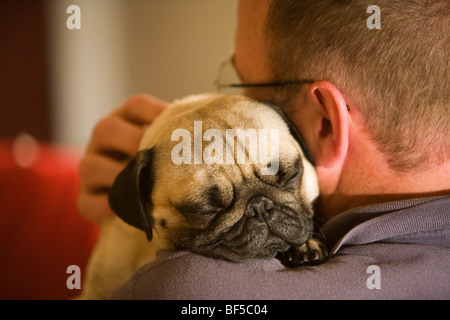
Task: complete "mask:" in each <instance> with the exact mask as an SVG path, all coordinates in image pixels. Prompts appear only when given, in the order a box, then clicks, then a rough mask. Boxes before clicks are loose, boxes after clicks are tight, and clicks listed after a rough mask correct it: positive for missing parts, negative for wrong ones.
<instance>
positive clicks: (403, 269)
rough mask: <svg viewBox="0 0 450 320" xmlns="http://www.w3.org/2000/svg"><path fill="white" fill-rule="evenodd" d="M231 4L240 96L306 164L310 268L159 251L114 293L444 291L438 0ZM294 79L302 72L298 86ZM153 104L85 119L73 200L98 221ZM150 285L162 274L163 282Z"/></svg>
mask: <svg viewBox="0 0 450 320" xmlns="http://www.w3.org/2000/svg"><path fill="white" fill-rule="evenodd" d="M348 3H349V2H345V3H344V2H342V1H333V0H314V1H312V0H311V1H306V0H303V1H300V0H260V1H254V0H241V1H240V3H239V10H238V15H239V16H238V27H237V32H236V42H235V57H234V65H235V67H236V69H237V71H238V73H239V74H240V76H241V78H242V82H243V83H246V84H261V83H274V82H278V83H280V82H282V83H292V82H294V83H295V82H296V81H297V84H296V85H280V86H267V87H256V86H255V87H250V88H248V89H247V90H246V92H245V93H246V94H247V95H248V96H250V97H253V98H255V99H259V100H263V99H269V100H272V101H274V102H276V103H277V104H279V105H280V106H282V107H283V108H284V109H285V111H286V112H287V113H288V115H289V116H290V117H291V119H292V120H293V121H294V123H295V124H296V125H297V127H298V128H299V130H300V132H301V133H302V135H303V137H304V138H305V140H306V143H307V145H308V147H309V149H310V151H311V153H312V155H313V158H314V160H315V163H316V168H317V175H318V179H319V187H320V202H319V206H318V210H317V213H316V216H317V217H318V220H319V221H323V222H324V225H323V232H324V234H325V237H326V241H327V244H328V246H329V248H330V250H331V254H332V255H331V257H330V259H329V260H328V261H327V262H326V263H325V264H323V265H320V266H316V267H304V268H297V269H294V270H286V269H285V268H283V267H282V266H281V264H280V263H279V262H278V261H276V260H255V261H249V262H246V263H241V264H233V263H227V262H223V261H215V260H211V259H207V258H204V257H199V256H195V255H193V254H190V253H186V252H180V253H173V252H162V253H161V254H160V256H159V258H158V259H157V261H156V262H155V263H154V264H152V265H149V266H145V267H144V268H142V269H141V270H140V271H138V272H137V273H136V274H135V276H134V277H133V278H132V279H131V280H130V281H128V282H127V283H126V284H124V286H123V287H122V288H120V289H119V290H118V291H116V292H115V293H114V294H113V296H112V297H113V298H148V299H156V298H160V299H164V298H167V299H171V298H185V299H190V298H193V299H195V298H199V299H201V298H208V299H215V298H218V299H221V298H225V299H241V298H243V299H255V298H256V299H257V298H263V299H301V298H307V299H308V298H309V299H316V298H317V299H320V298H336V299H344V298H381V299H389V298H438V299H448V298H450V280H449V279H450V273H449V270H450V269H449V264H450V255H449V253H450V251H449V249H448V247H449V245H450V240H449V233H450V226H449V225H450V214H449V213H450V197H449V193H450V153H449V151H448V150H449V147H450V139H449V136H448V132H449V129H450V106H449V104H448V92H450V84H449V80H448V74H449V60H448V52H449V51H450V47H449V44H450V39H449V35H448V26H449V25H450V5H449V3H448V1H444V0H442V1H425V0H424V1H414V2H411V1H406V0H405V1H395V2H393V1H387V0H382V1H378V3H377V5H379V7H380V8H381V29H369V28H368V27H367V25H366V19H367V18H368V14H367V13H366V10H367V7H368V6H369V5H370V4H371V3H369V2H366V1H354V2H350V3H351V4H348ZM299 80H308V81H307V82H306V83H304V82H301V81H299ZM165 106H166V104H165V103H164V102H162V101H159V100H157V99H155V98H153V97H150V96H145V95H139V96H136V97H133V98H131V99H130V100H129V101H128V102H127V103H126V105H125V106H124V107H122V108H120V109H118V110H117V111H116V112H115V113H113V114H112V115H111V116H109V117H108V118H105V119H104V120H102V121H101V122H100V123H99V124H98V125H97V127H96V129H95V131H94V134H93V137H92V140H91V142H90V144H89V146H88V149H87V153H86V156H85V158H84V159H83V161H82V162H81V164H80V175H81V192H80V197H79V208H80V210H81V212H83V213H84V214H85V215H86V216H88V217H90V218H92V219H94V220H99V219H101V218H102V217H105V216H108V215H111V214H112V213H111V211H110V210H109V208H108V206H107V195H106V193H105V190H107V188H108V187H109V186H110V185H111V184H112V182H113V180H114V178H115V176H116V175H117V174H118V172H119V171H120V170H121V169H122V168H123V167H124V165H125V164H126V157H123V156H121V157H118V155H128V156H131V155H133V154H134V153H135V152H136V149H137V143H138V141H139V139H140V137H141V135H142V130H143V129H142V125H143V124H148V123H151V122H152V120H153V119H154V118H155V117H156V116H157V115H158V114H159V112H161V111H162V110H163V109H164V108H165ZM161 279H164V281H162V280H161Z"/></svg>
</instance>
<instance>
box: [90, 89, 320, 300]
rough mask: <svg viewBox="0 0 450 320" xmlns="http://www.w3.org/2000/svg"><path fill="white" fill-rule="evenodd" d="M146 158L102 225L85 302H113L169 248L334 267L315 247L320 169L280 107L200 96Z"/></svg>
mask: <svg viewBox="0 0 450 320" xmlns="http://www.w3.org/2000/svg"><path fill="white" fill-rule="evenodd" d="M139 150H140V151H139V152H138V153H137V155H136V156H135V157H134V158H133V159H132V160H131V161H130V162H129V163H128V165H127V166H126V168H125V169H124V170H123V171H122V172H121V173H120V174H119V175H118V176H117V178H116V180H115V182H114V183H113V186H112V187H111V189H110V192H109V202H110V206H111V208H112V210H113V211H114V212H115V213H116V214H117V217H114V218H111V219H109V220H107V221H105V222H104V223H103V224H102V226H101V230H100V236H99V240H98V243H97V246H96V248H95V249H94V252H93V254H92V256H91V259H90V262H89V264H88V270H87V276H86V280H85V282H84V285H83V294H82V297H81V298H84V299H103V298H107V297H108V295H109V293H110V292H111V291H112V290H113V289H114V288H116V287H118V286H119V285H120V284H121V283H123V282H124V281H126V280H127V279H128V278H129V277H130V276H131V275H132V273H134V272H135V271H136V270H138V269H139V268H140V267H141V266H142V265H144V264H146V263H148V262H149V261H151V260H153V259H154V257H155V252H156V251H157V250H158V249H161V248H165V249H172V250H188V251H191V252H193V253H196V254H199V255H203V256H207V257H211V258H216V259H223V260H226V261H233V262H241V261H245V260H248V259H254V258H263V259H267V258H274V257H276V258H278V259H279V260H280V261H281V262H282V263H283V264H284V265H286V266H288V267H297V266H300V265H305V264H317V263H321V262H323V261H324V260H325V259H326V256H327V252H326V248H325V246H324V245H323V244H322V242H321V241H319V240H318V239H316V238H313V229H314V228H313V204H314V202H315V200H316V198H317V196H318V193H319V192H318V184H317V176H316V173H315V168H314V165H313V160H312V158H311V156H310V154H309V153H308V151H307V149H306V146H305V143H304V142H303V140H302V138H301V136H300V134H299V133H298V131H297V130H296V128H295V126H294V125H293V124H292V123H291V122H290V121H289V119H288V118H287V116H286V115H285V114H284V113H283V112H282V111H281V110H280V109H279V108H278V107H277V106H275V105H273V104H270V103H261V102H257V101H254V100H251V99H249V98H246V97H243V96H225V95H220V94H204V95H195V96H190V97H187V98H184V99H181V100H178V101H175V102H174V103H173V104H172V105H171V106H170V107H169V108H168V109H167V110H166V111H164V112H163V114H161V115H160V116H159V117H158V118H157V119H156V120H155V121H154V123H153V124H152V125H151V126H150V127H149V128H148V129H147V131H146V132H145V134H144V136H143V138H142V140H141V143H140V147H139ZM150 241H151V242H150Z"/></svg>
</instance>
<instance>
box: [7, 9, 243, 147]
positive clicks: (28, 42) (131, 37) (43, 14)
mask: <svg viewBox="0 0 450 320" xmlns="http://www.w3.org/2000/svg"><path fill="white" fill-rule="evenodd" d="M70 5H77V6H79V8H80V10H81V29H80V30H76V29H74V30H69V29H68V28H67V27H66V21H67V19H68V18H69V17H70V16H71V14H69V13H66V10H67V8H68V7H69V6H70ZM235 12H236V0H164V1H162V0H95V1H92V0H33V1H29V0H2V1H0V15H1V17H0V18H1V19H0V68H1V69H0V110H1V113H0V136H3V137H4V136H15V135H17V134H18V133H20V132H28V133H29V134H31V135H32V136H34V137H36V138H38V139H43V140H47V141H54V142H58V143H67V144H75V145H79V146H83V145H84V144H85V143H86V142H87V140H88V138H89V136H90V131H91V129H92V127H93V125H94V123H95V122H96V121H97V120H98V119H99V118H101V117H102V116H104V115H106V114H107V113H108V112H109V111H110V110H111V109H113V108H115V107H118V106H119V105H120V104H121V103H122V102H123V101H124V100H125V99H126V98H127V97H128V96H130V95H131V94H135V93H140V92H146V93H151V94H153V95H155V96H157V97H159V98H161V99H165V100H168V101H170V100H172V99H174V98H179V97H182V96H184V95H187V94H191V93H200V92H205V91H212V90H213V88H212V82H213V80H214V76H215V72H216V69H217V67H218V66H219V64H220V62H221V61H222V60H224V59H225V58H227V56H228V54H229V52H230V49H231V48H232V45H233V36H234V28H235V23H236V17H235V16H236V14H235Z"/></svg>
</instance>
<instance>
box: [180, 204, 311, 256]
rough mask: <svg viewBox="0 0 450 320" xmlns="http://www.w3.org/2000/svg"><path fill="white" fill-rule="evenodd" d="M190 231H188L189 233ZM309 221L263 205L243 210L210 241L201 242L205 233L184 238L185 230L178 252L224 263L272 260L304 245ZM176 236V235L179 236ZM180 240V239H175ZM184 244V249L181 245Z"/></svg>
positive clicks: (282, 209)
mask: <svg viewBox="0 0 450 320" xmlns="http://www.w3.org/2000/svg"><path fill="white" fill-rule="evenodd" d="M191 231H192V230H191ZM312 231H313V221H312V218H311V217H310V216H308V215H306V214H304V213H300V214H299V213H298V212H297V211H294V210H293V209H291V208H289V207H286V206H283V205H277V204H275V205H271V207H270V209H268V210H267V209H266V208H264V204H263V205H261V206H259V207H257V208H256V209H255V208H251V209H248V208H247V210H246V213H245V214H244V215H243V217H242V218H241V219H240V220H239V221H238V222H237V223H236V224H234V225H233V226H232V227H231V228H229V229H228V230H223V231H222V232H221V233H220V235H219V236H218V237H217V238H216V239H215V240H214V241H212V242H211V241H208V242H203V241H199V239H205V238H206V237H205V235H206V234H208V232H206V231H205V232H206V234H205V233H203V232H201V233H197V234H192V233H191V234H190V235H187V233H188V230H185V232H183V233H185V234H184V237H182V238H184V239H183V240H182V241H181V243H183V244H184V245H181V246H180V245H178V246H177V245H176V246H175V247H178V249H183V247H184V249H188V250H190V251H192V252H194V253H197V254H201V255H204V256H208V257H212V258H219V259H223V260H227V261H234V262H239V261H244V260H248V259H252V258H273V257H275V256H276V254H277V253H278V252H284V251H287V250H288V249H289V248H290V247H292V246H298V245H300V244H302V243H305V242H306V241H307V240H308V239H309V238H311V236H312ZM179 235H180V234H179ZM178 240H181V238H178ZM186 244H188V245H187V246H185V245H186Z"/></svg>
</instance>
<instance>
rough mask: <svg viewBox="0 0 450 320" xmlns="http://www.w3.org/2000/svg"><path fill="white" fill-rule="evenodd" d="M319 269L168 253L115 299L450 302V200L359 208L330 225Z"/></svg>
mask: <svg viewBox="0 0 450 320" xmlns="http://www.w3.org/2000/svg"><path fill="white" fill-rule="evenodd" d="M323 232H324V234H325V237H326V241H327V244H328V246H329V247H330V248H331V256H330V258H329V259H328V261H327V262H326V263H324V264H321V265H318V266H313V267H298V268H295V269H288V268H285V267H284V266H283V265H282V264H281V263H280V262H279V261H278V260H277V259H268V260H262V259H255V260H250V261H247V262H243V263H232V262H225V261H221V260H215V259H210V258H206V257H202V256H199V255H195V254H192V253H189V252H184V251H181V252H174V251H160V252H159V253H158V255H157V259H156V260H155V261H154V262H152V263H150V264H147V265H145V266H144V267H143V268H141V269H140V270H139V271H137V272H136V273H135V274H134V275H133V276H132V278H131V279H130V280H128V281H127V282H126V283H125V284H123V285H122V286H121V287H120V288H119V289H117V290H116V291H115V292H113V294H112V296H111V298H112V299H450V248H449V247H450V196H444V197H431V198H420V199H412V200H404V201H396V202H389V203H383V204H377V205H371V206H366V207H361V208H357V209H353V210H350V211H347V212H345V213H342V214H340V215H338V216H337V217H335V218H333V219H331V220H330V221H328V222H327V223H326V224H325V225H324V227H323Z"/></svg>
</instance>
